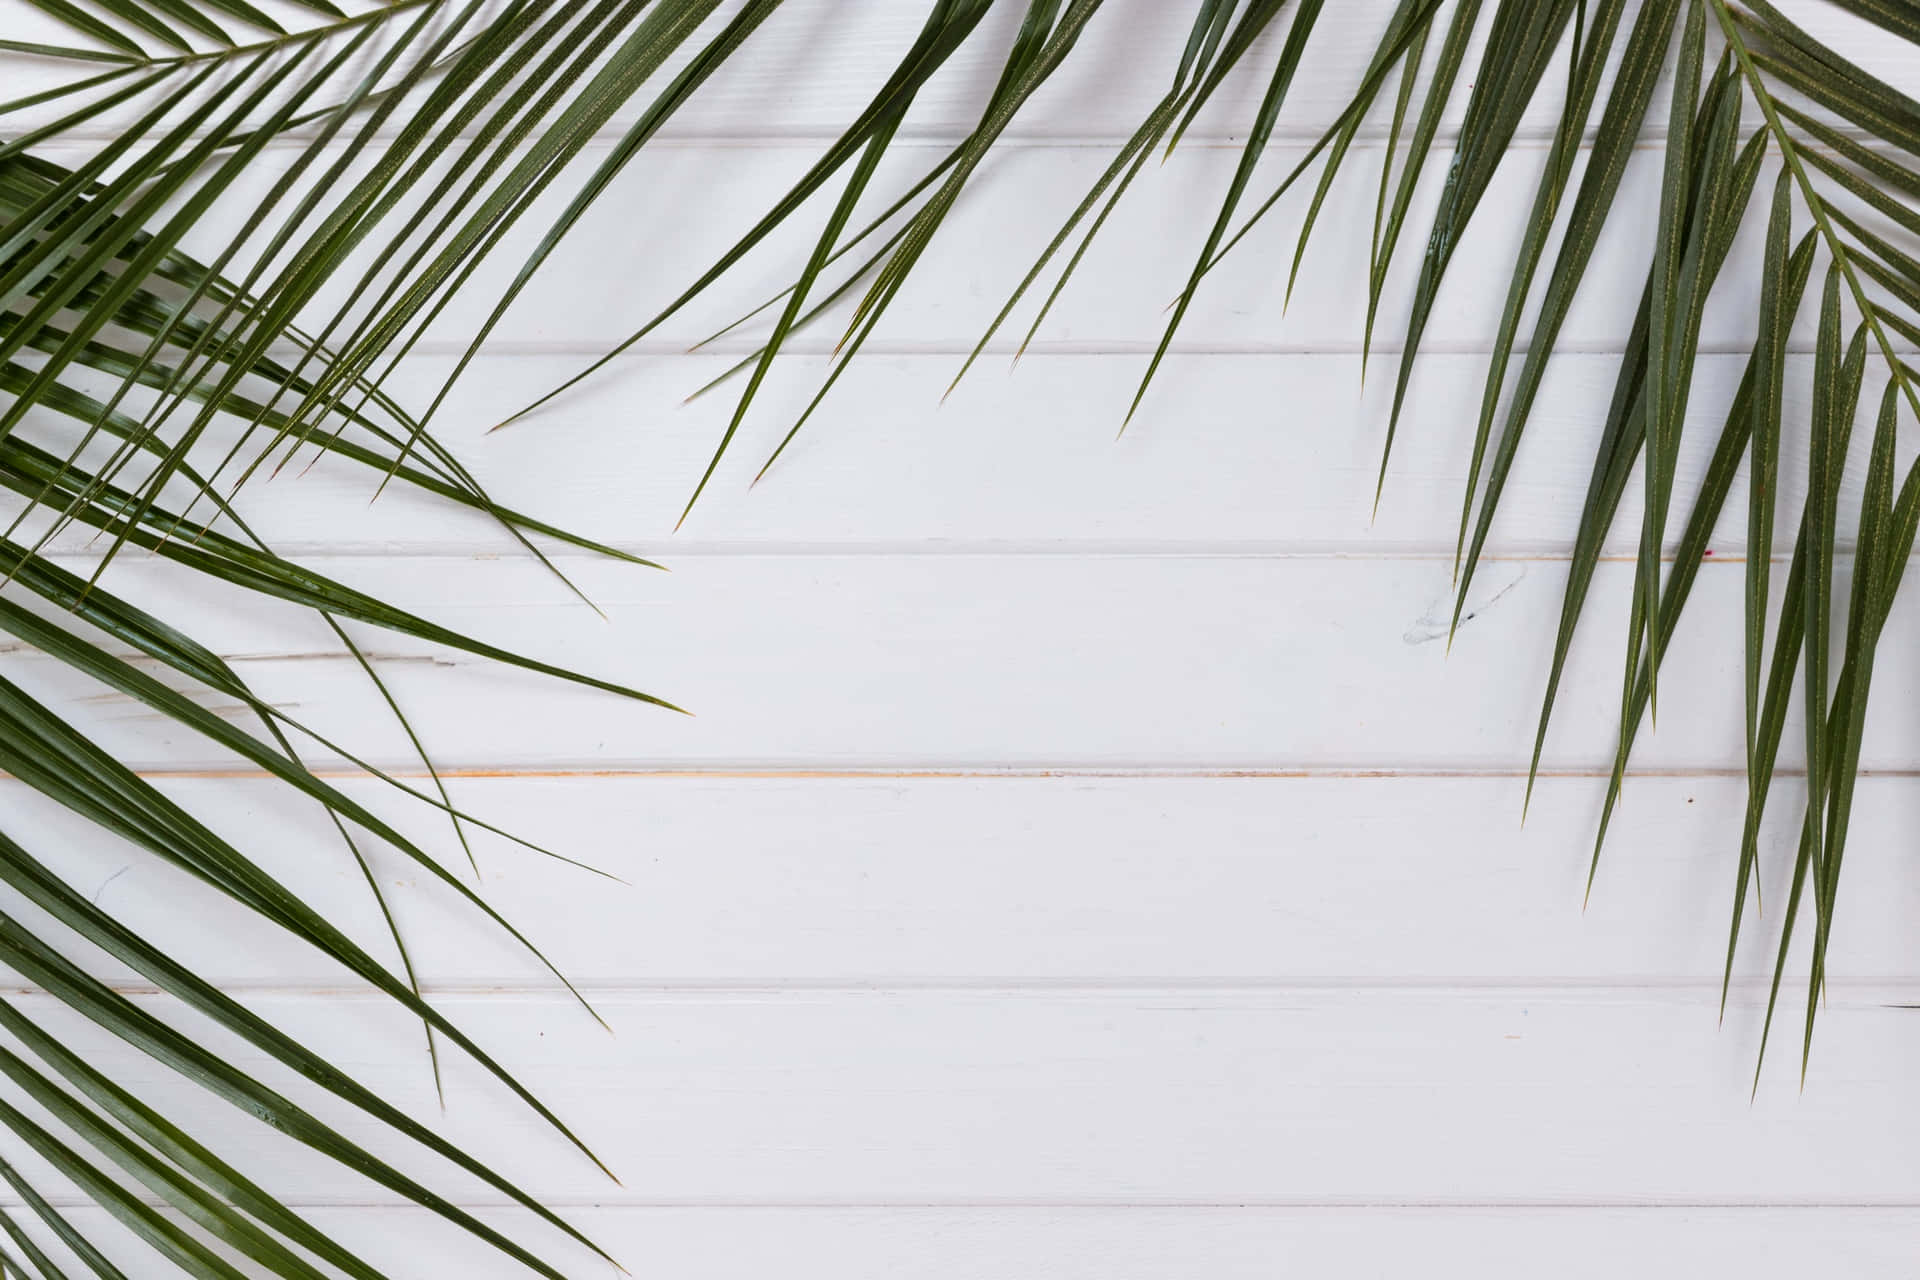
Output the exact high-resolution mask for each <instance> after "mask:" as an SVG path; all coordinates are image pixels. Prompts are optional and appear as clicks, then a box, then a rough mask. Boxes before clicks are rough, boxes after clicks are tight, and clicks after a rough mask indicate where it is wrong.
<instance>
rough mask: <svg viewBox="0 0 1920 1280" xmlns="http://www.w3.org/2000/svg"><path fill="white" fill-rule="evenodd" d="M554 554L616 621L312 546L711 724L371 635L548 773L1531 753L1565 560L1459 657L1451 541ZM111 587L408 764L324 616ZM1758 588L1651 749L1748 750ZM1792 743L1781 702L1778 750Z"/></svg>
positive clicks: (1711, 607) (1709, 591)
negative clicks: (1748, 624) (1117, 550)
mask: <svg viewBox="0 0 1920 1280" xmlns="http://www.w3.org/2000/svg"><path fill="white" fill-rule="evenodd" d="M561 563H562V564H563V566H564V567H565V569H566V570H567V572H569V573H570V574H572V575H573V576H574V580H575V582H576V583H577V585H579V586H580V587H581V588H582V589H583V590H585V591H586V592H587V593H588V594H589V596H591V597H592V598H593V600H594V601H595V602H596V603H597V604H598V606H599V607H600V608H601V609H602V610H603V611H604V612H605V614H606V618H607V620H606V621H602V620H601V619H600V618H598V617H596V616H595V615H594V614H593V613H592V612H591V611H589V610H588V608H587V607H586V606H585V605H584V604H581V603H580V602H579V601H578V600H577V599H575V598H573V597H571V596H569V595H568V593H567V592H566V590H565V588H564V587H562V586H561V585H560V583H559V582H558V581H556V580H555V579H554V578H553V577H552V576H551V575H550V574H549V573H547V571H545V570H544V569H541V568H540V567H538V566H537V565H535V564H534V563H533V562H531V561H528V560H524V559H511V560H487V559H470V560H449V559H443V558H434V559H425V560H413V559H409V558H406V557H393V558H382V559H365V558H347V559H339V560H331V561H329V560H324V559H321V560H315V561H314V562H313V564H314V567H315V568H318V569H320V570H321V571H323V572H331V573H334V574H337V575H338V576H339V577H340V578H341V579H343V580H345V581H346V582H348V583H350V584H352V585H354V586H358V587H360V588H362V589H365V590H369V591H372V592H374V593H375V594H378V595H381V596H385V597H391V598H395V599H400V600H404V601H406V602H407V603H408V604H409V605H410V606H412V607H414V608H415V609H417V610H418V611H419V612H421V613H422V614H424V615H426V616H428V617H430V618H432V619H434V620H435V621H438V622H441V623H443V624H446V625H448V626H452V627H455V628H459V629H462V630H464V631H466V632H468V633H469V634H472V635H474V636H477V637H479V638H481V639H483V640H486V641H489V642H491V643H494V644H498V645H504V646H507V647H509V648H516V649H519V650H521V651H524V652H527V653H530V654H532V655H534V656H536V657H538V658H541V659H544V660H547V661H550V662H557V663H559V664H562V665H564V666H567V667H570V668H572V669H575V670H580V671H586V672H590V673H593V674H595V675H598V676H603V677H609V678H613V679H618V680H627V681H631V682H634V683H637V684H638V685H640V686H641V687H643V688H645V689H646V690H647V691H649V692H651V693H654V694H656V695H659V696H663V697H666V698H669V699H671V700H673V701H675V702H676V703H677V704H678V705H680V706H683V707H686V708H688V709H689V710H691V711H693V712H694V713H695V714H694V715H693V716H692V717H691V718H689V717H684V716H678V715H674V714H672V713H670V712H665V711H662V710H660V709H658V708H654V707H649V706H645V705H639V704H633V703H628V702H624V701H622V700H620V699H618V698H616V697H614V696H612V695H607V694H602V693H599V692H596V691H593V690H588V689H583V688H580V687H577V686H569V685H562V684H560V683H558V682H556V681H553V680H550V679H547V678H544V677H538V676H534V675H531V674H525V673H515V672H508V671H504V670H502V669H501V668H499V667H497V666H496V665H494V664H493V663H491V662H488V661H485V660H481V659H472V658H468V657H465V656H463V655H458V654H453V653H449V652H446V651H440V650H435V649H433V648H432V647H430V646H423V645H419V644H415V643H409V642H406V641H404V640H402V639H401V638H399V637H395V636H391V635H380V634H373V635H370V636H368V637H367V643H366V646H365V648H366V652H367V653H368V654H369V655H371V656H372V657H373V658H374V659H375V660H377V661H378V662H379V663H380V664H381V670H382V673H383V676H384V677H385V678H386V679H387V680H388V682H389V684H390V686H391V687H392V689H393V690H394V692H395V694H396V696H397V697H398V698H399V699H400V703H401V705H402V707H404V708H405V709H406V710H407V712H408V714H409V715H410V716H412V717H414V718H415V719H416V720H417V722H418V728H419V731H420V733H421V736H422V738H423V739H424V741H425V742H426V744H427V746H428V748H429V749H430V750H431V751H432V752H433V753H434V754H435V758H436V759H437V760H439V761H440V762H441V763H442V764H444V765H446V766H448V767H483V768H509V767H534V768H544V769H551V768H559V767H567V768H575V767H581V768H589V769H591V768H609V767H622V768H625V767H646V768H663V767H664V768H735V767H750V768H763V767H764V768H790V769H792V768H797V769H810V768H947V767H964V768H983V767H984V768H993V767H1019V768H1062V767H1067V768H1071V767H1099V768H1116V769H1137V768H1143V767H1145V768H1152V767H1161V766H1164V767H1172V768H1181V769H1223V768H1224V769H1239V768H1267V769H1349V768H1363V769H1376V768H1400V769H1404V768H1419V769H1443V770H1451V771H1467V772H1478V771H1495V772H1515V771H1524V770H1525V768H1526V766H1527V761H1528V756H1529V752H1530V748H1531V745H1532V741H1533V730H1534V726H1535V723H1536V719H1537V715H1538V711H1539V703H1540V695H1541V691H1542V690H1543V688H1544V687H1545V678H1546V673H1547V668H1548V663H1549V659H1550V656H1551V637H1552V635H1553V628H1554V626H1555V625H1556V624H1557V620H1558V617H1559V611H1560V606H1561V598H1562V594H1563V587H1564V578H1565V573H1566V567H1565V565H1564V563H1563V562H1557V561H1535V560H1527V559H1513V560H1500V561H1494V562H1490V563H1489V564H1487V565H1486V566H1485V567H1484V568H1483V570H1482V571H1481V574H1480V576H1479V577H1478V578H1477V579H1476V584H1475V586H1474V588H1473V591H1472V594H1471V598H1470V601H1469V608H1468V610H1467V613H1468V615H1469V616H1468V617H1466V618H1465V619H1464V621H1463V624H1462V629H1461V631H1460V632H1459V635H1458V638H1457V639H1456V640H1455V642H1454V644H1453V648H1452V653H1451V655H1449V654H1448V653H1447V627H1448V621H1449V617H1450V614H1451V602H1452V598H1453V597H1452V593H1451V588H1450V587H1449V577H1450V562H1449V560H1448V559H1447V558H1446V557H1435V558H1368V559H1345V558H1338V557H1324V556H1305V557H1299V556H1279V557H1269V556H1231V555H1226V556H1220V555H1205V556H1188V555H1178V554H1174V555H1112V556H1033V555H959V556H865V555H851V556H830V555H810V554H795V555H768V556H716V557H698V558H694V559H691V560H688V561H685V562H683V563H682V564H681V565H680V567H679V568H678V569H677V570H676V571H674V572H672V573H662V572H659V571H656V570H650V569H642V568H636V567H631V566H622V565H611V564H607V563H601V562H594V561H590V560H584V559H566V560H563V561H562V562H561ZM1782 573H1784V569H1783V570H1782ZM110 576H111V580H113V581H115V582H117V584H118V587H119V589H120V590H121V591H122V592H123V593H124V594H125V595H126V596H127V597H128V598H130V599H132V600H134V601H135V602H136V603H141V604H145V605H149V606H152V607H156V608H160V609H162V611H163V612H164V613H165V614H166V616H168V617H169V618H171V619H173V620H174V621H175V622H176V624H178V625H182V626H186V627H189V628H191V629H194V630H195V632H196V634H198V635H199V636H200V638H201V639H202V640H203V641H205V642H207V643H209V644H211V645H213V646H214V647H215V648H216V649H217V650H219V651H220V652H221V653H223V654H225V655H227V656H229V657H230V658H232V659H234V661H235V665H236V668H237V669H238V670H239V671H240V672H241V674H242V675H243V676H244V677H245V678H246V679H247V680H249V681H251V682H252V683H253V685H254V687H255V689H256V691H257V692H258V693H259V694H260V696H262V697H264V698H266V699H268V700H270V701H273V702H275V703H276V704H278V705H281V706H283V707H285V708H286V709H288V711H289V713H290V714H293V715H295V716H297V717H300V718H302V719H303V720H305V721H306V722H308V723H310V724H312V725H313V726H314V727H316V728H317V729H319V730H320V731H321V732H323V733H327V734H329V735H332V736H335V737H336V738H338V739H339V740H341V741H349V742H351V743H352V744H356V747H357V750H358V751H359V752H360V753H361V754H362V755H363V757H364V758H369V759H372V760H374V761H377V762H380V763H383V764H394V765H410V764H412V763H414V762H415V760H416V757H415V756H414V755H413V753H412V750H411V748H410V747H409V746H408V745H407V743H406V740H405V738H404V737H402V736H401V735H400V732H399V730H398V728H397V726H396V725H395V723H394V721H393V720H392V718H391V716H390V715H389V714H388V713H387V712H385V711H384V710H382V704H381V703H380V701H379V698H378V695H377V693H376V692H375V691H374V690H373V688H372V686H371V684H370V683H369V682H368V681H367V679H366V676H365V674H364V673H363V672H361V671H360V670H359V668H358V666H357V665H356V664H354V663H353V661H352V660H351V659H350V658H348V657H346V656H345V655H344V654H343V653H342V652H341V650H340V646H339V642H338V641H337V640H336V639H334V638H333V637H332V636H331V634H330V633H328V632H327V631H326V630H325V629H324V627H323V625H322V624H321V623H320V622H319V621H318V620H317V619H314V618H312V617H310V616H308V615H305V614H302V613H300V612H299V611H298V610H295V609H293V608H291V607H287V608H262V607H260V605H259V602H255V601H236V600H234V599H232V598H231V595H232V593H228V595H227V596H225V597H220V598H218V599H217V602H216V601H215V600H210V599H207V598H205V597H204V596H203V595H201V594H200V593H199V592H198V591H195V590H193V589H192V588H188V589H186V590H187V591H188V592H189V593H191V594H190V595H189V598H188V599H186V600H182V599H181V595H182V589H180V588H178V587H176V585H175V584H178V583H179V582H180V581H181V578H182V577H183V576H184V575H183V574H182V573H181V572H180V571H179V570H178V569H177V568H176V567H174V566H171V565H166V564H149V563H143V562H141V561H138V560H130V561H128V562H126V564H125V567H124V569H120V570H116V571H115V572H114V573H113V574H112V575H110ZM1632 578H1633V566H1632V565H1631V564H1630V563H1627V562H1623V561H1609V562H1607V563H1604V564H1603V565H1601V566H1600V569H1599V572H1598V573H1597V574H1596V576H1595V583H1594V588H1593V593H1592V597H1591V599H1590V601H1589V604H1588V608H1589V610H1590V611H1591V613H1590V618H1591V622H1590V625H1589V627H1588V629H1586V630H1584V631H1583V632H1582V633H1581V634H1580V636H1579V638H1578V639H1577V641H1576V643H1575V647H1574V652H1573V657H1572V660H1571V661H1570V663H1569V666H1568V671H1567V675H1566V677H1565V681H1564V684H1563V687H1562V690H1561V695H1560V700H1559V702H1558V704H1557V711H1556V719H1555V724H1554V728H1553V731H1552V732H1551V733H1550V734H1549V737H1548V740H1547V746H1546V751H1545V753H1544V755H1543V757H1542V760H1543V764H1544V765H1545V766H1546V767H1548V768H1550V769H1574V770H1588V771H1591V770H1596V769H1604V768H1606V767H1608V766H1609V765H1610V762H1611V760H1612V757H1613V749H1614V740H1615V727H1616V725H1617V720H1618V715H1619V683H1618V682H1619V679H1620V668H1619V663H1620V657H1619V655H1620V652H1621V647H1622V645H1623V643H1624V632H1625V619H1626V612H1625V610H1626V607H1627V599H1628V592H1629V589H1630V586H1631V582H1632ZM1745 580H1746V575H1745V571H1744V567H1743V566H1742V565H1741V564H1740V563H1738V562H1734V561H1729V560H1724V559H1718V558H1717V559H1715V560H1713V561H1712V562H1710V563H1707V564H1705V565H1703V566H1702V567H1701V569H1700V572H1699V574H1698V579H1697V584H1696V586H1695V587H1694V594H1693V599H1692V603H1691V604H1690V606H1689V610H1690V613H1689V618H1688V620H1684V621H1683V623H1682V626H1681V628H1680V631H1679V634H1678V636H1677V637H1676V639H1675V642H1674V643H1673V645H1672V646H1671V647H1670V648H1669V650H1668V651H1667V654H1666V661H1667V663H1668V664H1669V674H1668V679H1667V681H1666V682H1665V683H1664V684H1663V686H1662V688H1663V690H1664V701H1663V710H1664V712H1665V714H1664V715H1663V717H1662V719H1661V722H1660V724H1659V726H1658V728H1657V730H1649V731H1643V733H1642V735H1641V738H1642V745H1641V748H1640V750H1639V752H1638V754H1637V755H1636V757H1635V760H1636V763H1637V764H1638V765H1639V766H1641V767H1645V768H1655V769H1661V770H1702V769H1730V770H1740V769H1743V768H1744V763H1743V762H1744V758H1745V746H1744V740H1743V737H1742V728H1741V714H1740V707H1741V698H1742V692H1741V689H1742V684H1741V681H1742V675H1741V658H1740V652H1739V649H1738V647H1737V646H1736V645H1735V643H1734V641H1735V639H1736V637H1737V636H1738V635H1739V625H1740V623H1739V619H1740V610H1741V608H1742V600H1743V593H1744V591H1745ZM1846 589H1847V588H1846V580H1845V579H1844V578H1843V579H1842V580H1841V585H1840V586H1839V587H1838V588H1837V590H1838V591H1840V592H1842V593H1844V592H1845V591H1846ZM1838 598H1842V599H1844V598H1845V597H1844V594H1842V595H1841V596H1840V597H1838ZM1916 609H1920V605H1916V604H1915V603H1914V598H1913V597H1912V596H1911V595H1910V594H1909V595H1906V596H1903V597H1902V598H1901V600H1900V602H1899V603H1898V604H1897V605H1896V607H1895V610H1894V613H1893V617H1892V620H1891V622H1890V624H1889V632H1888V634H1887V636H1886V638H1885V640H1884V641H1883V643H1884V645H1885V648H1884V650H1883V652H1884V653H1886V654H1889V655H1892V654H1897V653H1900V652H1901V651H1902V646H1904V645H1906V644H1907V643H1909V640H1908V637H1909V636H1911V635H1912V628H1914V627H1915V626H1916V625H1917V624H1920V617H1917V615H1916ZM361 630H362V631H363V632H365V631H368V630H370V629H365V628H363V629H361ZM15 667H16V669H17V672H18V674H17V675H16V676H15V677H14V678H15V679H17V680H18V681H19V682H20V683H21V684H22V685H23V686H24V687H26V688H28V689H29V690H30V691H32V692H33V693H34V694H35V696H38V697H42V698H45V699H46V700H47V701H48V702H49V703H50V704H51V705H53V706H54V707H55V708H56V709H58V710H59V711H61V712H62V713H63V714H67V715H70V716H72V717H73V718H74V720H75V722H76V723H77V724H80V725H82V726H83V727H84V728H85V729H86V730H87V731H88V732H90V733H94V734H97V735H98V739H99V741H100V742H101V743H103V744H105V745H109V746H111V747H112V748H113V749H115V750H117V751H121V752H124V753H125V754H126V757H127V758H128V759H129V760H131V761H134V762H137V763H138V764H139V765H141V766H143V767H152V768H176V769H179V768H207V767H225V766H229V765H231V764H232V763H233V761H232V758H231V757H226V756H224V755H223V754H222V753H221V752H219V751H217V750H213V749H210V748H209V747H207V746H206V745H204V744H202V743H201V742H198V741H195V739H194V736H193V735H189V734H187V733H185V732H183V731H181V730H179V729H178V728H176V727H174V726H172V725H169V724H162V723H161V722H160V717H159V716H158V714H157V713H154V712H152V711H149V710H148V709H146V708H145V707H143V706H135V705H130V704H129V702H128V700H127V699H125V698H124V697H122V696H121V695H118V694H114V693H111V692H105V691H102V690H100V689H99V688H97V687H96V686H93V685H91V684H90V682H88V681H86V680H85V679H84V678H82V677H79V676H77V675H75V674H74V673H72V672H71V671H70V670H68V669H66V668H64V667H61V666H58V665H57V664H55V663H52V662H51V661H49V660H46V659H43V658H38V657H35V656H33V655H30V654H23V655H21V657H20V660H19V661H18V662H17V664H15ZM1912 678H1913V677H1912V673H1910V672H1908V671H1907V670H1905V669H1904V668H1903V667H1902V666H1901V664H1900V663H1898V662H1897V661H1891V660H1890V661H1887V662H1884V663H1883V664H1882V666H1881V668H1880V670H1879V672H1878V673H1877V675H1876V680H1875V686H1874V689H1875V703H1874V714H1873V715H1872V716H1871V717H1870V719H1869V722H1868V725H1867V733H1866V741H1865V746H1864V751H1863V756H1862V759H1863V760H1864V761H1865V762H1866V767H1868V768H1871V769H1877V770H1878V769H1909V768H1911V767H1913V766H1914V764H1915V763H1916V760H1920V756H1917V755H1916V752H1917V751H1920V725H1917V724H1916V722H1915V721H1914V719H1913V716H1912V715H1911V713H1910V710H1909V708H1910V707H1911V706H1913V705H1914V703H1913V699H1912V698H1911V697H1910V696H1909V693H1910V689H1911V681H1912ZM1800 741H1801V735H1800V730H1799V728H1798V727H1797V721H1796V720H1792V719H1790V721H1789V726H1788V728H1787V730H1786V734H1785V741H1784V743H1783V746H1782V752H1781V759H1782V762H1783V763H1784V764H1786V765H1788V766H1791V764H1792V763H1793V762H1794V761H1795V760H1797V759H1798V758H1799V755H1798V750H1799V746H1798V744H1799V743H1800Z"/></svg>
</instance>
